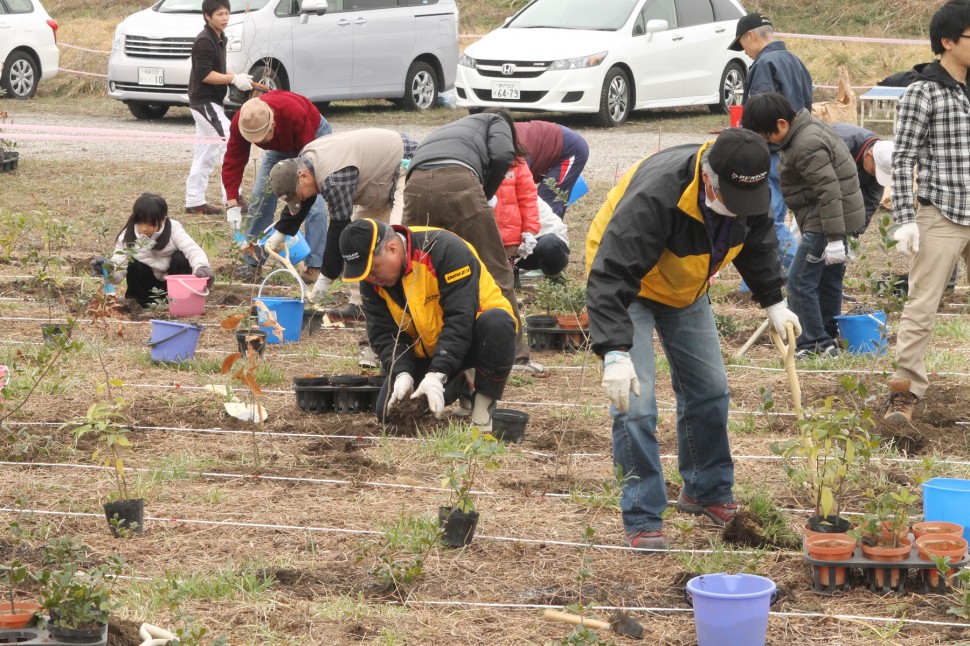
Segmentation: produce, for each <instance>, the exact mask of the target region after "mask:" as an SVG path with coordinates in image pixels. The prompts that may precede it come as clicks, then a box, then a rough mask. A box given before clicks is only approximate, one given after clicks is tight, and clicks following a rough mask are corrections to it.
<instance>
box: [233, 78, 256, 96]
mask: <svg viewBox="0 0 970 646" xmlns="http://www.w3.org/2000/svg"><path fill="white" fill-rule="evenodd" d="M232 84H233V85H235V86H236V89H237V90H239V91H240V92H249V91H250V90H251V89H253V77H252V75H250V74H236V75H234V76H233V77H232Z"/></svg>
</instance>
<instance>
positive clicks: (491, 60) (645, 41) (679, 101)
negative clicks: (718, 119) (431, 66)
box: [455, 0, 751, 127]
mask: <svg viewBox="0 0 970 646" xmlns="http://www.w3.org/2000/svg"><path fill="white" fill-rule="evenodd" d="M744 14H745V11H744V9H742V8H741V5H740V4H738V2H737V0H534V1H533V2H531V3H529V4H528V5H527V6H526V7H525V8H523V9H522V10H521V11H519V12H518V13H517V14H515V15H514V16H513V17H512V18H510V19H508V20H507V21H506V22H505V24H504V25H503V26H502V27H500V28H499V29H497V30H495V31H493V32H491V33H490V34H488V35H486V36H485V37H484V38H482V39H481V40H480V41H478V42H477V43H474V44H472V45H469V46H468V47H467V48H466V49H465V51H464V53H463V54H462V55H461V57H460V59H459V61H458V65H459V67H458V80H457V81H456V87H455V91H456V94H457V95H458V107H462V108H468V109H469V110H470V111H473V112H474V111H477V110H481V109H482V108H487V107H493V106H498V107H504V108H508V109H509V110H550V111H557V112H592V113H598V121H599V123H600V125H603V126H606V127H613V126H618V125H620V124H622V123H623V122H624V121H626V119H627V117H628V116H629V114H630V110H640V109H643V108H661V107H672V106H684V105H709V106H710V107H711V109H712V111H717V112H726V111H727V107H728V106H729V105H731V104H733V103H736V102H740V100H741V97H742V95H743V91H744V77H745V75H746V73H747V69H748V64H749V63H750V62H751V61H750V59H749V58H747V57H746V56H745V55H744V54H743V53H740V52H732V51H730V50H729V49H728V48H727V47H728V45H729V44H730V43H731V41H732V40H734V32H735V29H736V26H737V22H738V18H740V17H741V16H743V15H744Z"/></svg>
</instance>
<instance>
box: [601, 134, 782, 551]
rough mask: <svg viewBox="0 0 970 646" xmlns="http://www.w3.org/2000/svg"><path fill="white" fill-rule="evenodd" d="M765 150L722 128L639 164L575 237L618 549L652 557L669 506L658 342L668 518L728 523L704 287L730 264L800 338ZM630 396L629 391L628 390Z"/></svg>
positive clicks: (727, 462)
mask: <svg viewBox="0 0 970 646" xmlns="http://www.w3.org/2000/svg"><path fill="white" fill-rule="evenodd" d="M769 165H770V155H769V152H768V147H767V145H766V144H765V142H764V140H763V139H762V138H761V137H759V136H757V135H754V133H750V132H746V131H744V130H742V129H741V128H729V129H727V130H725V131H723V132H722V133H721V135H720V136H719V137H718V138H717V140H716V141H714V142H713V143H712V142H708V143H706V144H703V145H701V146H696V145H685V146H676V147H673V148H668V149H666V150H663V151H661V152H658V153H657V154H655V155H652V156H651V157H648V158H646V159H644V160H642V161H640V162H639V163H638V164H637V165H636V166H634V167H633V168H632V169H630V170H629V171H628V172H627V173H626V175H625V176H624V177H623V179H622V180H621V181H620V183H619V184H618V185H617V186H615V187H614V188H613V190H611V191H610V193H609V196H608V197H607V200H606V203H605V204H604V205H603V206H602V207H601V208H600V211H599V213H597V215H596V218H595V219H594V220H593V224H592V225H591V227H590V232H589V236H588V238H587V240H586V262H587V271H588V273H589V279H588V285H587V293H586V304H587V309H588V310H589V326H590V334H591V338H592V347H593V351H594V352H596V353H597V354H598V355H599V356H601V357H603V366H604V370H603V384H602V385H603V390H604V391H605V392H606V394H607V396H608V397H609V398H610V401H611V402H612V404H613V407H612V409H611V412H612V414H613V461H614V463H615V465H616V466H619V467H622V469H623V476H624V478H625V479H624V481H623V492H622V495H621V498H620V509H621V511H622V514H623V525H624V531H625V533H626V539H627V542H628V543H629V544H630V546H632V547H634V548H638V549H645V550H663V549H666V548H667V543H666V540H665V538H664V535H663V522H662V520H661V514H662V513H663V511H664V510H665V509H666V507H667V492H666V490H665V487H664V477H663V471H662V469H661V464H660V450H659V445H658V443H657V435H656V426H657V402H656V397H655V394H654V393H655V385H656V364H655V358H654V348H653V334H654V331H656V332H657V335H658V337H659V338H660V343H661V345H662V347H663V350H664V354H665V355H666V357H667V361H668V363H669V364H670V376H671V382H672V385H673V389H674V393H675V395H676V400H677V446H678V454H679V461H678V466H679V469H680V473H681V475H682V476H683V480H684V486H683V489H682V490H681V493H680V498H679V499H678V501H677V508H678V509H679V510H681V511H685V512H688V513H693V514H698V515H704V516H707V517H708V518H709V519H710V520H711V521H713V522H714V523H716V524H718V525H724V524H725V522H726V521H728V520H730V518H731V517H733V516H734V514H735V513H737V505H736V504H735V502H734V496H733V493H732V491H731V489H732V486H733V484H734V463H733V461H732V459H731V450H730V447H729V445H728V437H727V418H728V404H729V402H730V391H729V390H728V385H727V373H726V371H725V368H724V360H723V358H722V357H721V346H720V340H719V338H718V333H717V328H716V327H715V325H714V314H713V312H712V310H711V303H710V299H709V297H708V295H707V290H708V286H709V285H710V279H711V277H712V276H713V275H714V274H715V273H717V271H718V270H719V269H720V268H721V267H722V266H724V265H725V264H727V263H728V262H733V263H734V266H735V267H737V269H738V271H739V272H740V273H741V276H742V278H744V280H745V281H746V282H747V284H748V285H749V286H750V287H751V293H752V296H753V298H754V299H755V300H756V301H757V302H758V303H759V304H760V305H761V306H762V307H765V308H767V310H768V317H769V319H770V320H771V323H772V325H773V326H774V327H775V329H776V330H778V332H779V333H780V334H781V335H782V338H787V333H786V329H785V324H786V323H788V322H790V323H792V324H793V327H794V332H795V335H796V336H797V335H798V334H799V333H800V332H801V328H800V327H799V324H798V318H797V317H796V316H795V315H794V314H793V313H792V312H791V311H790V310H789V309H788V308H787V306H786V305H785V303H784V301H783V299H782V292H781V287H782V284H783V279H782V272H781V264H780V261H779V259H778V241H777V238H776V237H775V232H774V222H773V220H772V218H771V217H770V215H769V214H768V213H769V192H768V184H767V177H768V169H769ZM631 392H632V394H631Z"/></svg>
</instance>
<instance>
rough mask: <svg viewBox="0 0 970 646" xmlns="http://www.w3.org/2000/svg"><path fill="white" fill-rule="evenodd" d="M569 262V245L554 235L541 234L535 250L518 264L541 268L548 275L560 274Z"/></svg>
mask: <svg viewBox="0 0 970 646" xmlns="http://www.w3.org/2000/svg"><path fill="white" fill-rule="evenodd" d="M568 264H569V245H567V244H566V243H565V242H563V241H562V238H560V237H559V236H554V235H544V236H539V237H538V239H537V240H536V248H535V250H534V251H533V252H532V253H531V254H529V256H528V257H527V258H523V259H522V260H520V261H519V262H518V263H516V266H518V268H519V269H541V270H542V273H543V274H545V275H546V276H558V275H559V274H561V273H562V270H563V269H565V268H566V265H568Z"/></svg>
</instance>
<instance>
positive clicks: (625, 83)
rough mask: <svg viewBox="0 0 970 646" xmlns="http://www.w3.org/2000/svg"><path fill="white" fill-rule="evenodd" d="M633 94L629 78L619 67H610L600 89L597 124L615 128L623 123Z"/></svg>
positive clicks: (628, 112) (628, 113)
mask: <svg viewBox="0 0 970 646" xmlns="http://www.w3.org/2000/svg"><path fill="white" fill-rule="evenodd" d="M632 101H633V96H632V95H631V92H630V80H629V78H628V77H627V75H626V72H624V71H623V70H622V69H620V68H619V67H611V68H610V71H608V72H607V73H606V78H605V79H604V80H603V89H602V90H601V91H600V111H599V114H597V121H598V122H599V125H601V126H603V127H604V128H615V127H617V126H621V125H623V123H624V122H625V121H626V119H627V117H629V116H630V104H631V103H632Z"/></svg>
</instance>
